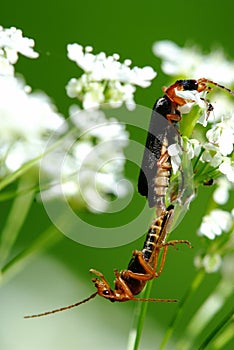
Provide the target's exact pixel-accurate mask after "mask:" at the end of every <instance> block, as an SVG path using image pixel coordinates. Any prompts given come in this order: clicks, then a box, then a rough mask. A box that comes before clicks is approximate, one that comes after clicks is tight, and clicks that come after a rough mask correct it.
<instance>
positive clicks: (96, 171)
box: [43, 106, 128, 212]
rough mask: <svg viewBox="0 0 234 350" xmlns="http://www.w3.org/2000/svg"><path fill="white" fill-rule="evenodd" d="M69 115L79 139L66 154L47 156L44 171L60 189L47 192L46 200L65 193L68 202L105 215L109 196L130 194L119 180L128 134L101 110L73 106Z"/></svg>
mask: <svg viewBox="0 0 234 350" xmlns="http://www.w3.org/2000/svg"><path fill="white" fill-rule="evenodd" d="M70 113H71V120H72V122H73V123H74V124H75V126H76V128H77V130H78V131H79V139H78V141H77V142H76V139H74V141H73V140H70V144H71V146H69V148H68V149H67V150H66V149H65V150H64V152H63V151H62V150H61V152H58V151H57V152H54V153H52V154H51V155H49V156H48V157H47V160H46V161H45V164H44V168H45V171H46V172H47V173H50V176H51V179H52V182H55V183H60V184H61V185H60V190H59V187H58V186H54V187H51V189H50V190H47V191H46V193H45V195H46V199H50V198H55V197H60V196H61V195H62V194H63V195H65V196H66V197H67V198H68V200H69V201H72V202H75V203H77V202H81V203H83V205H84V206H85V207H86V208H88V209H89V210H90V211H93V212H104V211H106V210H107V209H108V207H109V200H108V198H109V195H115V196H120V197H121V196H125V195H126V192H127V187H126V186H127V184H126V183H124V182H119V180H120V179H122V178H123V175H122V172H123V169H124V164H125V156H124V153H123V150H124V147H125V146H126V145H127V142H128V133H127V132H126V131H125V126H124V125H122V124H120V123H119V122H118V121H117V120H116V119H114V118H110V119H107V118H106V116H105V114H104V113H103V112H102V111H92V112H91V111H86V110H79V108H78V107H77V106H72V108H71V110H70ZM65 146H66V143H65V144H64V147H65ZM117 185H118V187H117ZM61 190H62V193H61ZM43 197H44V198H45V196H44V195H43Z"/></svg>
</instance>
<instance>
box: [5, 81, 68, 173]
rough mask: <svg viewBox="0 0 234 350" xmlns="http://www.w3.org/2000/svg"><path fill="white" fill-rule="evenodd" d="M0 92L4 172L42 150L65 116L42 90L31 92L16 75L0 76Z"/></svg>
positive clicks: (33, 156)
mask: <svg viewBox="0 0 234 350" xmlns="http://www.w3.org/2000/svg"><path fill="white" fill-rule="evenodd" d="M0 95H1V99H0V124H1V128H0V158H1V159H2V166H1V174H0V175H1V176H4V175H5V173H8V172H9V171H10V172H12V171H15V170H17V169H19V168H20V167H21V166H22V165H23V164H24V163H25V162H27V161H28V160H31V159H33V158H35V157H37V156H39V155H40V154H42V153H43V150H44V148H45V145H46V139H47V137H48V135H49V134H50V133H51V132H52V131H54V130H56V129H58V128H59V127H60V126H61V125H62V124H63V123H64V119H63V118H62V116H60V115H59V114H58V113H57V112H56V109H55V106H54V105H52V103H51V102H50V100H49V98H48V97H47V96H46V95H45V94H42V93H30V92H29V88H28V86H25V84H24V82H23V81H20V80H18V79H16V78H15V77H9V76H7V77H6V76H5V77H4V76H3V77H0ZM3 160H4V162H3ZM3 164H4V166H3Z"/></svg>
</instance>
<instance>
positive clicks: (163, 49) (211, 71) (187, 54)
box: [153, 40, 234, 85]
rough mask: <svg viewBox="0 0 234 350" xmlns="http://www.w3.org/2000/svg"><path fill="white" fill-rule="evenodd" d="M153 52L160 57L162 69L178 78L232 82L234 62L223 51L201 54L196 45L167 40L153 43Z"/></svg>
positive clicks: (225, 83)
mask: <svg viewBox="0 0 234 350" xmlns="http://www.w3.org/2000/svg"><path fill="white" fill-rule="evenodd" d="M153 52H154V54H155V55H156V56H157V57H160V58H162V60H163V62H162V70H163V71H164V73H166V74H168V75H172V76H179V77H180V79H183V78H184V79H189V78H190V79H199V78H203V77H205V78H207V79H214V77H215V79H216V81H218V82H220V83H222V84H224V85H231V84H233V83H234V62H233V61H229V60H228V59H227V58H226V57H225V55H224V53H223V51H222V50H221V49H220V50H214V51H212V52H211V53H209V54H206V55H205V54H203V53H202V52H201V51H200V50H199V48H198V47H196V46H187V47H186V46H185V47H179V46H178V45H176V44H175V43H174V42H172V41H169V40H162V41H158V42H156V43H155V44H154V45H153Z"/></svg>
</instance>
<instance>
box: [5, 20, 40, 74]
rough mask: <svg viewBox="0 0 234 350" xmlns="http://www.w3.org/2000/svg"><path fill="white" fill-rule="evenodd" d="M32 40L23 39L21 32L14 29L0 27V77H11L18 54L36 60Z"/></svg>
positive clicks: (36, 55)
mask: <svg viewBox="0 0 234 350" xmlns="http://www.w3.org/2000/svg"><path fill="white" fill-rule="evenodd" d="M33 47H34V40H33V39H30V38H26V37H23V35H22V31H21V30H20V29H16V28H15V27H11V28H6V29H4V28H3V27H2V26H0V75H13V74H14V68H13V64H15V63H16V62H17V60H18V53H20V54H22V55H24V56H27V57H30V58H37V57H38V53H37V52H35V51H34V50H33Z"/></svg>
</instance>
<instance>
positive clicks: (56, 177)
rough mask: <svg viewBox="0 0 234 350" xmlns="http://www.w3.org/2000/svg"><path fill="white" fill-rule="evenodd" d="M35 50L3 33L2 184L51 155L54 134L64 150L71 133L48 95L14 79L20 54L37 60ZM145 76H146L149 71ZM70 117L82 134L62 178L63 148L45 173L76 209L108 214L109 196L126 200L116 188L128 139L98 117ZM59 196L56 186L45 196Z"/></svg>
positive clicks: (15, 34) (16, 33) (14, 32)
mask: <svg viewBox="0 0 234 350" xmlns="http://www.w3.org/2000/svg"><path fill="white" fill-rule="evenodd" d="M33 47H34V41H33V40H32V39H29V38H25V37H23V36H22V31H21V30H19V29H16V28H13V27H12V28H10V29H3V28H2V27H0V95H1V99H0V126H1V127H0V159H1V170H0V178H3V177H5V176H6V175H7V174H11V173H13V172H15V171H17V170H18V169H19V168H20V167H21V166H23V165H24V164H25V163H26V162H27V161H29V160H33V159H36V158H38V157H40V156H41V157H43V153H44V151H45V150H47V151H48V149H47V142H48V139H49V138H50V136H51V134H55V135H57V137H58V138H59V139H60V138H61V137H62V139H61V144H62V143H63V140H66V132H67V133H68V134H69V132H70V131H71V130H69V124H68V122H67V121H66V120H65V118H64V117H63V116H62V115H60V114H58V113H57V111H56V108H55V106H54V105H53V104H52V103H51V101H50V99H49V98H48V97H47V96H46V95H45V94H44V93H32V92H31V88H30V87H29V86H27V85H26V84H25V83H24V81H23V80H19V79H18V78H16V77H15V75H14V66H13V64H14V63H15V62H16V61H17V59H18V53H21V54H23V55H25V56H27V57H30V58H36V57H38V54H37V53H36V52H35V51H34V50H33ZM85 57H86V56H85ZM100 62H101V60H100ZM96 68H97V67H96ZM146 70H147V69H146ZM96 73H97V70H96ZM144 73H145V74H144V76H146V75H147V74H146V71H145V72H144ZM137 78H138V79H139V81H138V82H137V81H135V84H137V83H139V84H138V85H140V84H141V83H142V84H143V77H142V81H140V79H141V73H139V74H137V73H136V74H135V79H136V80H137ZM133 80H134V78H133V77H132V82H133ZM113 84H114V82H113ZM128 85H129V86H128ZM128 85H127V84H125V85H124V84H123V89H126V91H127V89H128V88H129V89H130V85H131V84H128ZM145 86H147V82H146V81H145ZM114 90H115V88H114V85H113V91H114ZM95 91H96V93H97V94H98V93H99V89H98V87H94V90H93V93H95ZM118 91H119V90H118V89H117V90H116V93H118ZM126 93H127V92H126ZM125 96H126V95H125ZM72 114H73V115H72V117H71V118H72V120H73V123H74V124H75V125H76V126H75V127H74V128H76V129H78V130H79V132H80V137H79V139H78V141H77V142H75V143H74V146H73V147H72V149H71V150H68V153H67V154H66V155H65V161H64V165H63V167H62V169H61V173H59V174H58V173H56V171H57V170H58V168H57V167H56V164H57V163H58V162H59V161H60V160H61V154H60V151H61V148H60V149H59V148H58V149H57V150H56V151H54V152H52V153H51V156H52V159H51V162H50V163H48V162H47V163H45V162H42V167H41V170H42V173H44V174H47V178H48V177H49V180H50V183H52V184H54V183H56V184H58V183H60V187H62V190H63V194H64V193H65V194H66V195H67V196H68V199H72V200H73V201H75V204H76V205H77V204H78V205H79V204H80V202H82V206H84V205H85V206H86V207H87V208H89V209H90V210H93V211H105V210H106V209H107V208H108V205H109V202H108V201H107V200H106V199H107V197H108V194H114V195H116V196H117V195H118V196H124V195H125V194H126V191H127V190H126V186H124V183H123V182H121V183H118V180H119V179H122V178H123V176H122V171H123V167H124V162H125V157H124V154H123V149H124V147H125V146H126V144H127V139H128V134H127V133H126V131H125V129H124V127H123V126H122V125H121V124H119V123H118V122H117V120H114V119H113V120H110V119H107V118H105V115H104V114H103V113H101V112H99V111H96V113H88V112H87V111H78V112H77V111H75V112H74V109H73V112H72ZM74 115H75V116H76V117H74ZM81 134H82V135H81ZM64 146H66V145H64ZM53 156H55V158H53ZM62 156H63V157H64V154H62ZM61 179H62V180H61ZM61 181H62V182H61ZM47 185H48V183H47V184H45V186H47ZM117 185H118V187H116V186H117ZM55 192H56V186H55V187H53V188H52V189H51V190H48V191H47V197H49V196H52V195H54V193H55ZM60 194H61V191H60ZM81 197H82V198H83V200H82V199H81ZM44 198H45V197H44Z"/></svg>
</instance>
